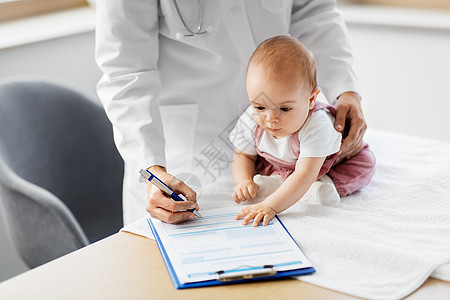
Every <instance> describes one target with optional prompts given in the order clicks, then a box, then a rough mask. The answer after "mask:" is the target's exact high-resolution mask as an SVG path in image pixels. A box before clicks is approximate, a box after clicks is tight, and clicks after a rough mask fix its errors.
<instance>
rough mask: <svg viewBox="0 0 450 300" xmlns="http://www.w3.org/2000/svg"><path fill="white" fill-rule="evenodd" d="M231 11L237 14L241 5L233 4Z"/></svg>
mask: <svg viewBox="0 0 450 300" xmlns="http://www.w3.org/2000/svg"><path fill="white" fill-rule="evenodd" d="M231 11H232V12H234V13H235V14H239V13H240V12H241V5H240V4H239V3H234V4H233V6H232V7H231Z"/></svg>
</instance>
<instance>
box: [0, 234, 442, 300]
mask: <svg viewBox="0 0 450 300" xmlns="http://www.w3.org/2000/svg"><path fill="white" fill-rule="evenodd" d="M257 297H260V298H261V297H263V298H264V299H268V298H269V299H270V298H271V297H274V298H275V299H293V298H295V299H333V300H334V299H338V300H339V299H356V298H354V297H351V296H348V295H344V294H341V293H337V292H334V291H331V290H328V289H324V288H321V287H318V286H315V285H312V284H309V283H305V282H301V281H299V280H296V279H290V278H288V279H281V280H275V281H265V282H251V283H246V284H234V285H227V286H216V287H207V288H195V289H187V290H176V289H174V288H173V286H172V282H171V281H170V278H169V275H168V273H167V270H166V267H165V265H164V262H163V260H162V257H161V255H160V253H159V251H158V247H157V245H156V243H155V241H153V240H149V239H147V238H144V237H140V236H136V235H133V234H130V233H123V232H121V233H117V234H115V235H112V236H111V237H108V238H106V239H104V240H101V241H99V242H97V243H95V244H92V245H90V246H87V247H85V248H83V249H80V250H78V251H75V252H73V253H71V254H68V255H66V256H64V257H61V258H59V259H57V260H54V261H52V262H50V263H47V264H45V265H42V266H40V267H38V268H36V269H33V270H30V271H28V272H26V273H23V274H21V275H19V276H17V277H15V278H12V279H10V280H7V281H5V282H3V283H0V298H1V299H58V300H59V299H183V300H187V299H227V300H228V299H255V298H257ZM449 298H450V284H449V283H447V282H444V281H439V280H435V279H428V280H427V282H426V283H425V284H424V285H423V286H422V287H421V288H420V289H419V290H418V291H416V292H415V293H414V294H412V295H411V296H410V297H408V299H449Z"/></svg>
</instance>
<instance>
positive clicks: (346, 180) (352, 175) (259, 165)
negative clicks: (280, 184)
mask: <svg viewBox="0 0 450 300" xmlns="http://www.w3.org/2000/svg"><path fill="white" fill-rule="evenodd" d="M319 109H326V110H328V111H329V112H330V113H331V114H333V115H336V110H335V108H334V106H331V105H325V104H323V103H321V102H316V104H315V105H314V107H313V108H312V109H311V110H310V112H309V115H311V114H312V113H313V112H315V111H317V110H319ZM263 133H264V130H263V129H262V128H261V127H260V126H258V125H256V126H255V129H254V132H253V138H254V139H255V143H256V145H257V147H256V151H257V153H258V157H257V159H256V168H255V171H256V173H257V174H261V175H273V174H279V175H280V176H281V178H282V179H283V180H285V179H286V178H287V177H288V176H289V175H291V174H292V172H294V170H295V164H296V162H292V163H288V162H285V161H283V160H281V159H279V158H276V157H274V156H272V155H270V154H268V153H265V152H262V151H260V150H259V148H258V145H259V143H260V141H261V138H262V136H263ZM291 143H292V144H291V145H292V150H293V152H294V154H295V155H296V156H297V157H298V156H299V155H300V143H299V141H298V131H297V132H295V133H293V134H292V138H291ZM339 153H340V152H338V153H335V154H332V155H329V156H328V157H327V158H326V159H325V162H324V163H323V165H322V168H321V169H320V171H319V174H318V176H317V179H319V178H320V177H322V176H323V175H325V174H327V175H328V176H330V178H331V179H332V180H333V182H334V184H335V186H336V190H337V191H338V193H339V195H340V196H347V195H349V194H351V193H354V192H356V191H357V190H359V189H360V188H362V187H364V186H366V185H367V184H368V183H369V182H370V180H371V179H372V177H373V174H374V172H375V156H374V155H373V153H372V152H371V151H370V150H369V146H368V145H367V144H365V145H364V147H363V149H362V150H361V152H360V153H359V154H358V155H356V156H354V157H352V158H350V159H348V160H343V161H341V162H339V163H337V162H336V158H337V156H338V154H339Z"/></svg>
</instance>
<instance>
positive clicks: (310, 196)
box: [301, 175, 341, 206]
mask: <svg viewBox="0 0 450 300" xmlns="http://www.w3.org/2000/svg"><path fill="white" fill-rule="evenodd" d="M340 200H341V197H340V196H339V194H338V192H337V190H336V187H335V186H334V183H333V180H331V178H330V177H328V176H327V175H324V176H322V177H321V178H320V179H319V180H317V181H315V182H313V184H312V185H311V187H310V188H309V190H308V191H307V192H306V194H305V195H304V196H303V197H302V199H301V201H302V202H305V203H311V204H320V205H326V206H336V205H338V204H339V202H340Z"/></svg>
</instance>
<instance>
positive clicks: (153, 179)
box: [139, 169, 203, 218]
mask: <svg viewBox="0 0 450 300" xmlns="http://www.w3.org/2000/svg"><path fill="white" fill-rule="evenodd" d="M139 173H141V175H142V177H144V178H145V179H147V180H148V181H150V182H151V183H153V184H154V185H155V186H156V187H158V188H159V189H160V190H161V191H163V192H164V193H166V194H167V195H169V196H170V198H172V199H173V200H175V201H186V200H187V199H186V198H185V197H184V196H183V195H182V194H180V195H177V193H175V192H174V191H173V190H172V189H171V188H170V187H169V186H168V185H167V184H165V183H164V182H162V181H161V179H159V178H158V177H156V176H155V174H153V173H152V172H150V171H149V170H145V171H144V170H142V169H141V170H140V171H139ZM188 210H189V211H192V212H193V213H194V215H195V216H196V217H198V218H203V217H202V216H201V215H200V214H199V213H198V211H197V210H196V209H188Z"/></svg>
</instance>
